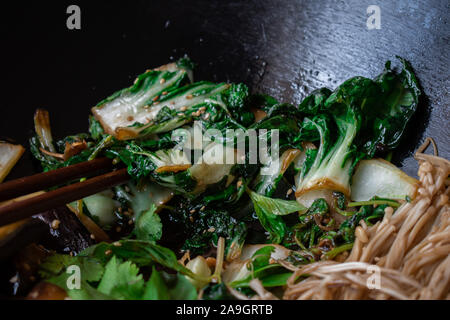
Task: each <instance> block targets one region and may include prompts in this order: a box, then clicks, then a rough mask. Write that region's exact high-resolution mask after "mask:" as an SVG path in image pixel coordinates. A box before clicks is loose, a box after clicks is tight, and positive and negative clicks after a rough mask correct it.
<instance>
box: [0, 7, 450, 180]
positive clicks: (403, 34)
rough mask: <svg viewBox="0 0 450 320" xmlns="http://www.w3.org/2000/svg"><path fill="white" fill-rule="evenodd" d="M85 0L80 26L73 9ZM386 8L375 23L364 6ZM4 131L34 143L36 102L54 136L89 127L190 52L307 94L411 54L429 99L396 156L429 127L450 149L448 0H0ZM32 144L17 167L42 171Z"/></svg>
mask: <svg viewBox="0 0 450 320" xmlns="http://www.w3.org/2000/svg"><path fill="white" fill-rule="evenodd" d="M70 4H77V5H79V6H80V8H81V30H68V29H67V27H66V19H67V17H68V16H69V15H68V14H66V9H67V7H68V6H69V5H70ZM372 4H374V5H378V6H380V8H381V29H380V30H375V29H374V30H368V29H367V27H366V20H367V17H368V15H367V14H366V9H367V7H368V6H369V5H372ZM0 10H1V21H0V23H1V28H0V35H1V38H0V39H1V40H0V41H1V51H2V55H1V60H0V61H1V62H0V63H1V69H0V70H1V71H2V77H1V78H2V86H1V90H2V98H1V100H0V108H1V111H2V113H1V116H0V137H9V138H13V139H15V140H16V141H17V142H18V143H21V144H22V145H24V146H28V143H27V139H28V138H29V137H30V136H31V135H32V133H33V113H34V110H35V109H36V108H38V107H41V108H46V109H48V110H49V111H50V117H51V124H52V129H53V135H54V137H55V138H61V137H63V136H65V135H68V134H73V133H78V132H81V131H87V126H88V121H87V119H88V115H89V110H90V107H92V106H93V105H95V104H96V103H97V102H99V101H100V100H102V99H103V98H105V97H106V96H108V95H109V94H111V93H113V92H114V91H116V90H118V89H121V88H123V87H126V86H129V85H130V84H131V83H132V81H133V80H134V78H135V77H136V76H137V75H138V74H139V73H142V72H143V71H145V70H146V69H148V68H152V67H156V66H159V65H161V64H165V63H167V62H168V61H169V60H173V59H177V58H179V57H181V56H183V55H184V54H188V55H189V56H190V57H191V58H192V59H193V60H194V61H195V62H196V63H198V67H197V69H196V72H195V76H196V79H205V80H217V81H235V82H237V81H243V82H245V83H246V84H248V85H249V86H250V87H251V88H252V90H253V91H259V92H266V93H269V94H272V95H274V96H275V97H277V98H278V99H281V100H283V101H285V102H292V103H298V102H300V101H301V100H302V98H304V97H305V95H307V94H308V93H309V92H311V91H312V90H313V89H316V88H319V87H322V86H327V87H329V88H331V89H333V88H335V87H336V86H337V85H339V84H340V83H341V82H342V81H344V80H346V79H347V78H349V77H352V76H356V75H361V76H366V77H374V76H375V75H377V74H379V73H380V72H381V71H382V70H383V67H384V63H385V61H386V60H388V59H395V55H400V56H402V57H404V58H406V59H408V60H409V61H411V63H412V65H413V67H414V68H415V70H416V72H417V76H418V78H419V80H420V82H421V84H422V86H423V88H424V91H425V94H426V96H427V99H424V101H423V103H422V105H421V106H420V109H419V110H418V112H417V113H416V115H415V117H414V119H413V123H412V124H411V125H410V126H409V130H408V134H407V136H406V137H405V139H404V141H403V143H402V146H401V148H400V149H399V150H398V151H397V152H396V153H395V155H394V161H395V162H396V163H397V164H398V165H401V166H402V167H403V168H404V170H405V171H406V172H408V173H409V174H411V175H416V170H417V164H416V162H415V160H414V159H413V158H412V156H411V154H412V152H414V150H415V149H416V148H417V147H418V145H419V144H420V142H421V141H422V140H423V139H424V138H425V137H428V136H431V137H433V138H435V139H436V142H437V143H438V147H439V151H440V155H442V156H444V157H446V158H450V144H449V143H448V138H449V135H450V127H449V113H450V108H449V106H448V104H449V88H450V79H449V64H450V57H449V49H450V48H449V40H450V26H449V14H450V1H448V0H421V1H405V0H397V1H379V0H368V1H365V0H362V1H359V0H358V1H357V0H352V1H331V0H330V1H325V0H323V1H318V0H311V1H306V0H305V1H286V0H271V1H229V0H222V1H211V0H210V1H168V0H166V1H120V2H112V1H108V2H102V1H95V2H94V1H91V2H83V1H75V0H74V1H71V2H66V1H58V3H53V2H50V1H48V2H43V1H40V2H38V3H36V2H34V3H26V2H20V3H18V4H14V5H11V4H9V5H5V4H3V3H2V7H1V9H0ZM34 170H36V167H35V166H33V164H32V161H31V156H30V155H29V153H26V154H25V155H24V157H23V158H22V160H21V161H20V162H19V164H18V165H17V167H16V168H14V170H13V171H12V173H11V175H10V178H16V177H19V176H22V175H27V174H31V173H33V171H34Z"/></svg>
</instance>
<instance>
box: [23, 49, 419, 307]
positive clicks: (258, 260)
mask: <svg viewBox="0 0 450 320" xmlns="http://www.w3.org/2000/svg"><path fill="white" fill-rule="evenodd" d="M400 60H401V62H402V70H401V72H399V73H396V72H395V71H394V70H393V69H391V67H390V63H389V62H388V63H387V64H386V68H385V70H384V72H383V73H382V74H381V75H380V76H378V77H376V78H375V79H373V80H371V79H367V78H363V77H355V78H352V79H349V80H347V81H345V82H344V83H343V84H341V85H340V86H339V87H338V88H336V89H335V90H334V91H331V90H329V89H327V88H322V89H319V90H316V91H314V92H313V93H312V94H311V95H310V96H308V97H307V98H306V99H304V101H303V102H302V103H301V104H300V105H299V106H294V105H291V104H285V103H279V102H278V101H277V100H276V99H275V98H273V97H270V96H267V95H264V94H250V93H249V90H248V88H247V87H246V86H245V85H244V84H228V83H212V82H205V81H200V82H193V76H192V63H190V61H189V60H188V59H186V58H185V59H181V60H180V61H178V62H177V63H173V64H170V65H167V66H163V67H160V68H157V69H153V70H148V71H147V72H146V73H144V74H142V75H140V76H139V77H138V78H137V79H136V81H135V83H134V85H133V86H131V87H129V88H126V89H123V90H121V91H118V92H116V93H115V94H113V95H112V96H110V97H109V98H107V99H105V100H103V101H102V102H100V103H99V104H98V105H97V106H96V107H94V108H93V109H92V113H93V116H91V117H90V119H89V122H90V125H89V134H77V135H73V136H70V137H66V138H64V139H62V140H59V141H56V142H53V138H52V135H51V132H50V128H49V125H48V124H49V115H48V113H46V112H45V111H43V110H41V111H39V112H38V113H37V116H36V117H35V125H36V136H35V137H33V138H32V139H31V140H30V144H31V150H32V153H33V154H34V155H35V157H36V158H37V159H38V160H39V161H40V162H41V164H42V166H43V168H44V170H53V169H56V168H59V167H63V166H67V165H70V164H73V163H76V162H80V161H88V160H92V159H94V158H96V157H100V156H106V157H109V158H111V159H113V162H114V163H115V164H116V165H118V166H125V167H126V168H127V170H128V173H129V175H130V176H131V178H132V180H131V182H129V183H128V184H125V185H122V186H118V187H115V188H113V189H111V190H106V191H104V192H102V193H99V194H96V195H92V196H90V197H86V198H85V199H83V200H82V201H78V202H77V203H76V204H72V205H74V206H75V207H76V209H77V210H76V211H75V212H78V213H79V216H80V217H83V215H84V217H85V218H86V219H89V221H90V224H92V223H94V222H95V223H97V224H98V225H99V226H101V227H102V228H103V230H104V232H106V233H107V234H108V236H109V237H111V239H112V240H113V241H115V242H113V243H105V242H102V243H99V244H97V245H95V246H93V247H91V248H89V249H87V250H85V251H83V252H81V253H80V254H79V255H78V256H76V257H70V256H67V255H54V256H52V257H50V258H49V259H48V260H47V261H46V262H45V263H44V264H43V265H42V266H41V274H42V276H43V277H44V278H45V279H47V281H49V282H51V283H53V284H56V285H58V286H61V287H62V288H64V289H66V288H65V287H64V285H65V281H66V280H67V274H66V273H65V272H63V271H64V270H65V268H67V267H68V266H70V265H71V264H74V263H76V264H79V265H80V266H81V269H82V272H83V274H86V275H85V276H84V277H83V279H84V280H83V281H84V282H83V290H81V291H74V290H71V289H66V292H67V294H68V295H69V296H70V297H72V298H82V299H87V298H89V299H105V298H107V299H111V298H114V299H195V298H197V296H198V295H199V296H201V297H203V299H217V298H230V297H231V295H230V294H231V293H233V294H234V295H236V294H238V295H242V294H243V295H247V296H251V295H253V294H254V292H255V290H259V289H258V288H257V287H255V283H256V282H255V281H257V283H258V285H262V286H263V287H264V288H266V289H267V290H272V289H276V288H279V287H282V286H284V285H286V281H287V279H288V278H289V277H290V276H291V274H292V272H291V271H290V269H289V268H288V267H287V266H289V265H301V264H308V263H311V262H314V261H318V260H321V259H340V258H342V257H344V256H345V254H346V252H348V251H349V250H351V248H352V246H353V242H354V239H355V230H357V227H358V225H359V224H360V223H361V221H364V223H365V224H367V225H371V224H374V223H376V222H377V221H379V220H381V219H382V218H383V216H384V214H385V212H389V213H390V214H391V213H394V214H395V210H396V208H397V207H398V206H399V202H397V200H399V199H405V197H407V198H408V199H409V198H412V197H413V196H414V193H415V188H416V180H415V179H413V178H410V177H408V176H406V175H405V174H404V173H402V172H401V171H400V170H399V169H397V168H396V167H395V166H394V165H392V164H390V163H387V162H385V161H381V160H370V159H372V158H375V157H382V156H385V153H386V152H391V151H392V150H393V149H395V147H397V145H398V144H399V142H400V139H401V137H402V135H403V132H404V131H405V128H406V125H407V123H408V121H409V119H410V118H411V116H412V114H413V113H414V111H415V110H416V108H417V105H418V101H419V97H420V95H421V91H420V89H419V87H418V84H417V81H416V79H415V77H414V74H413V72H412V70H411V67H410V66H409V64H408V63H407V62H406V61H404V60H403V59H400ZM273 130H276V131H273ZM211 132H214V134H211ZM230 132H233V133H234V135H229V133H230ZM198 136H200V139H196V137H198ZM255 141H256V145H257V149H256V150H257V152H255V150H252V149H251V146H252V144H254V143H255ZM255 156H256V159H257V160H258V161H256V162H252V161H250V160H252V159H254V158H255ZM230 159H231V161H230ZM363 159H366V160H363ZM361 160H362V161H361ZM358 163H359V165H358ZM357 165H358V167H356V166H357ZM355 168H356V170H355ZM354 171H355V174H354ZM350 200H353V201H355V202H349V201H350ZM90 227H92V225H91V226H90ZM191 257H192V258H191ZM177 258H179V260H177ZM158 265H162V266H163V267H164V268H166V269H171V270H172V272H175V275H173V274H172V275H170V274H169V273H166V272H165V271H160V269H159V268H157V266H158ZM291 269H292V268H291ZM255 279H258V280H255ZM258 281H259V282H258ZM127 283H128V284H129V283H132V285H129V286H127V285H126V284H127ZM259 288H262V287H259ZM273 292H276V290H273Z"/></svg>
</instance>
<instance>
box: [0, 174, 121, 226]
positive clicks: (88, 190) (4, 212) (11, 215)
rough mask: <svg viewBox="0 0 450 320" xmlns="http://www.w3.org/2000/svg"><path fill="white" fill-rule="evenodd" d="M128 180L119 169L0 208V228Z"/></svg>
mask: <svg viewBox="0 0 450 320" xmlns="http://www.w3.org/2000/svg"><path fill="white" fill-rule="evenodd" d="M129 179H130V176H129V175H128V173H127V169H126V168H124V169H119V170H116V171H113V172H109V173H106V174H103V175H100V176H97V177H94V178H91V179H87V180H85V181H83V182H78V183H75V184H71V185H68V186H65V187H62V188H58V189H55V190H52V191H49V192H46V193H43V194H40V195H38V196H35V197H32V198H28V199H26V200H23V201H17V202H15V201H13V202H12V203H10V204H7V205H4V206H0V226H4V225H7V224H10V223H13V222H15V221H19V220H22V219H25V218H27V217H30V216H32V215H34V214H37V213H41V212H44V211H47V210H50V209H52V208H56V207H58V206H61V205H65V204H67V203H70V202H72V201H76V200H79V199H82V198H84V197H87V196H89V195H92V194H94V193H98V192H100V191H103V190H106V189H108V188H111V187H114V186H117V185H119V184H123V183H125V182H127V181H128V180H129Z"/></svg>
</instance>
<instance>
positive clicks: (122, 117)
mask: <svg viewBox="0 0 450 320" xmlns="http://www.w3.org/2000/svg"><path fill="white" fill-rule="evenodd" d="M191 81H192V71H191V70H190V69H189V68H186V64H180V63H177V64H170V65H168V66H167V67H160V68H157V69H153V70H148V71H147V72H146V73H144V74H141V75H140V76H138V78H137V79H136V81H135V83H134V84H133V86H131V87H129V88H126V89H123V90H120V91H118V92H116V93H114V94H113V95H112V96H110V97H108V98H107V99H105V100H103V101H101V102H100V103H99V104H98V105H97V106H95V107H93V108H92V113H93V114H94V116H95V118H96V119H97V120H98V121H99V122H100V123H101V125H102V127H103V129H104V130H105V132H106V133H108V134H111V135H114V136H115V137H116V138H117V139H119V140H128V139H135V138H142V137H146V136H148V135H151V134H154V133H161V132H168V131H171V130H173V129H175V128H178V127H180V126H182V125H184V124H185V123H187V122H189V121H191V119H192V117H193V116H196V117H199V116H201V115H203V114H204V113H205V112H209V111H210V109H211V107H212V106H214V107H218V109H223V110H225V111H226V112H228V110H227V108H226V105H225V103H224V102H223V101H222V98H221V93H222V92H224V91H226V90H227V89H228V88H230V85H229V84H226V83H219V84H217V83H212V82H208V81H201V82H196V83H191V84H189V83H190V82H191ZM200 109H201V112H200V113H199V110H200ZM205 116H206V113H205ZM206 118H210V119H213V118H214V114H209V115H208V116H206Z"/></svg>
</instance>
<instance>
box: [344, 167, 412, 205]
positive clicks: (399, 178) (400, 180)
mask: <svg viewBox="0 0 450 320" xmlns="http://www.w3.org/2000/svg"><path fill="white" fill-rule="evenodd" d="M418 185H419V181H418V180H417V179H414V178H412V177H410V176H408V175H407V174H406V173H404V172H403V171H401V170H400V169H399V168H397V167H396V166H395V165H393V164H392V163H390V162H388V161H385V160H383V159H371V160H362V161H360V162H359V164H358V167H357V168H356V171H355V174H354V175H353V178H352V185H351V198H352V200H353V201H367V200H370V199H372V198H373V197H375V196H377V197H381V198H389V199H405V197H410V198H411V199H413V198H414V197H415V195H416V191H417V188H418Z"/></svg>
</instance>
